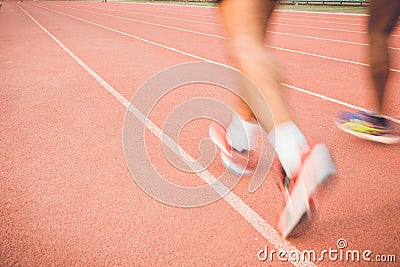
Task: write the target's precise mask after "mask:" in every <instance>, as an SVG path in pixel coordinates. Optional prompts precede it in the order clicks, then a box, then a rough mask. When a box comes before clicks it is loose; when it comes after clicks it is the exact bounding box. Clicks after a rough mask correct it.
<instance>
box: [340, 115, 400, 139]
mask: <svg viewBox="0 0 400 267" xmlns="http://www.w3.org/2000/svg"><path fill="white" fill-rule="evenodd" d="M334 120H335V123H336V125H337V126H338V127H339V128H340V129H341V130H342V131H344V132H346V133H349V134H352V135H354V136H357V137H359V138H362V139H366V140H370V141H374V142H379V143H384V144H395V143H399V142H400V133H399V132H398V130H396V129H395V126H394V123H391V122H390V121H389V120H387V119H386V118H384V117H382V116H379V115H377V114H374V113H371V112H365V111H358V112H347V111H342V112H340V113H339V114H338V115H337V117H336V118H335V119H334Z"/></svg>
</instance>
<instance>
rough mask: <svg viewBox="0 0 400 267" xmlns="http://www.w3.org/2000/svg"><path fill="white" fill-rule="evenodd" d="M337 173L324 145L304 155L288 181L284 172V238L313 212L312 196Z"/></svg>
mask: <svg viewBox="0 0 400 267" xmlns="http://www.w3.org/2000/svg"><path fill="white" fill-rule="evenodd" d="M335 174H336V169H335V166H334V164H333V160H332V157H331V155H330V153H329V151H328V148H327V147H326V146H325V145H323V144H317V145H315V146H314V147H313V148H312V149H311V151H310V152H309V153H307V154H306V155H304V157H303V162H302V166H301V167H300V169H299V172H298V174H297V175H296V177H294V178H293V179H291V180H289V179H288V178H287V177H286V175H285V174H284V172H283V175H282V177H283V178H282V181H281V185H280V188H281V190H282V192H283V194H284V198H285V202H286V205H285V207H284V209H283V211H282V213H281V215H280V218H279V222H278V230H279V231H280V232H281V233H282V235H283V236H284V237H286V236H288V235H289V234H290V233H291V232H292V230H293V229H294V228H295V227H296V226H297V225H299V223H300V222H302V221H303V219H304V218H305V217H307V216H309V215H310V214H311V210H312V208H315V207H314V205H313V202H314V201H313V195H314V193H316V191H317V188H318V187H319V186H320V185H321V184H322V183H323V182H324V181H326V180H327V179H328V178H329V177H331V176H333V175H335Z"/></svg>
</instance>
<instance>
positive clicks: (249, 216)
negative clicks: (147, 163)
mask: <svg viewBox="0 0 400 267" xmlns="http://www.w3.org/2000/svg"><path fill="white" fill-rule="evenodd" d="M19 8H20V9H21V10H22V11H23V12H24V13H25V14H26V15H27V16H28V17H29V18H30V19H31V20H32V21H33V22H34V23H36V24H37V25H38V26H39V27H40V28H41V29H42V30H43V31H44V32H45V33H46V34H47V35H48V36H49V37H50V38H51V39H53V40H54V41H55V42H56V43H57V44H58V45H59V46H60V47H61V48H62V49H63V50H64V51H65V52H66V53H67V54H68V55H69V56H71V57H72V58H73V59H74V60H75V61H76V62H77V63H78V64H79V65H80V66H81V67H82V68H83V69H85V70H86V71H87V72H88V73H89V74H90V75H91V76H92V77H93V78H94V79H95V80H96V81H97V82H99V83H100V85H101V86H103V87H104V88H105V89H106V90H107V91H108V92H110V93H111V94H112V95H113V96H114V97H115V98H116V99H117V100H118V101H119V102H120V103H121V104H123V105H124V106H125V107H126V108H127V109H128V110H129V111H130V112H132V114H134V115H135V116H136V118H137V119H138V120H140V121H141V122H142V123H143V124H145V126H146V128H147V129H149V130H150V131H151V132H152V133H153V134H154V135H155V136H156V137H157V138H159V139H160V140H161V141H162V142H164V143H165V144H166V145H168V146H169V142H165V141H164V139H163V138H162V137H167V138H168V139H170V140H172V139H171V138H169V137H168V136H167V135H166V134H165V133H163V132H162V130H161V129H160V128H158V127H157V125H155V124H154V123H153V122H152V121H151V120H150V119H147V118H146V117H145V116H144V114H143V113H141V112H140V110H138V109H137V108H136V107H135V106H133V105H132V104H130V103H129V101H128V100H127V99H126V98H125V97H123V96H122V95H121V94H120V93H119V92H118V91H117V90H115V89H114V88H113V87H112V86H111V85H110V84H109V83H107V82H106V81H105V80H104V79H103V78H102V77H101V76H100V75H99V74H97V73H96V72H95V71H94V70H93V69H92V68H90V67H89V66H88V65H87V64H86V63H85V62H83V60H81V59H80V58H79V57H78V56H76V55H75V54H74V53H73V52H72V51H71V50H70V49H68V48H67V47H66V46H65V45H64V44H63V43H62V42H61V41H60V40H59V39H57V38H56V37H55V36H54V35H52V34H51V33H50V32H49V31H48V30H47V29H46V28H45V27H43V26H42V25H41V24H40V23H39V22H38V21H37V20H36V19H35V18H33V17H32V16H31V15H30V14H29V13H28V12H27V11H25V10H24V9H23V8H22V7H21V6H19ZM172 142H173V144H172V145H171V146H170V149H171V150H172V151H173V152H174V153H175V154H176V155H177V156H180V153H182V152H183V154H184V155H183V156H184V157H186V158H187V159H189V161H192V162H194V161H195V159H194V158H192V157H191V156H190V155H189V154H188V153H187V152H186V151H185V150H184V149H183V148H181V147H179V145H178V144H177V143H175V142H174V141H172ZM188 166H189V167H191V166H190V165H188ZM193 170H195V169H193ZM197 175H198V176H199V177H200V178H201V179H202V180H203V181H205V182H206V183H208V184H211V183H215V184H216V186H215V187H213V188H214V189H215V191H216V192H217V193H218V194H220V193H219V190H220V189H221V187H225V186H224V185H223V184H222V183H220V182H219V181H218V180H217V179H216V178H215V177H214V176H213V175H212V174H211V173H210V172H208V171H207V170H205V171H203V172H201V173H197ZM217 188H218V190H216V189H217ZM220 195H221V194H220ZM221 197H222V198H223V199H224V200H225V201H226V202H227V203H228V204H229V205H231V206H232V208H233V209H234V210H235V211H237V212H238V213H239V214H240V215H242V217H243V218H244V219H245V220H246V221H247V222H249V223H250V224H251V225H252V226H253V227H254V228H255V229H256V230H257V231H258V232H259V233H260V234H262V235H263V236H264V237H265V238H266V239H267V240H268V242H269V243H271V244H272V245H274V246H275V247H276V248H277V249H278V250H280V249H282V250H285V251H286V252H287V253H291V252H292V253H293V252H296V253H298V254H296V255H301V254H300V253H301V252H300V251H299V250H298V249H297V248H296V247H295V246H294V245H292V244H291V243H290V242H289V241H287V240H285V239H284V238H283V237H282V236H281V235H280V234H279V233H278V232H277V231H276V230H275V229H274V228H273V227H272V226H271V225H269V224H268V223H267V222H266V221H265V220H264V219H263V218H261V216H260V215H259V214H258V213H257V212H255V211H254V210H253V209H252V208H250V207H249V206H248V205H247V204H246V203H245V202H244V201H243V200H242V199H241V198H240V197H238V196H237V195H236V194H235V193H233V192H232V191H230V192H229V193H228V194H226V195H225V196H223V195H221ZM291 263H292V264H293V265H295V266H316V265H315V264H313V263H312V262H309V261H300V262H291Z"/></svg>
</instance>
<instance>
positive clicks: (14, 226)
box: [0, 1, 400, 266]
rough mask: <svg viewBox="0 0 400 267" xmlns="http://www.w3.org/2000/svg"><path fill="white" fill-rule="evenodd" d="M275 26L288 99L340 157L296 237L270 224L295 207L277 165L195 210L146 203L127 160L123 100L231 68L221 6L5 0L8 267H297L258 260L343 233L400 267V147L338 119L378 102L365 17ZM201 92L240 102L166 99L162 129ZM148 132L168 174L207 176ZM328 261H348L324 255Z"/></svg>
mask: <svg viewBox="0 0 400 267" xmlns="http://www.w3.org/2000/svg"><path fill="white" fill-rule="evenodd" d="M273 21H274V24H273V26H272V27H271V28H270V29H269V31H270V32H271V33H270V38H269V39H268V40H267V43H266V45H268V46H270V47H272V49H273V51H274V52H275V53H276V55H277V57H278V58H279V60H280V62H281V64H282V67H283V68H284V70H285V74H286V81H285V84H286V86H285V87H284V91H285V94H286V95H287V98H288V102H289V104H290V105H291V106H292V110H293V113H294V114H295V117H296V119H297V121H298V124H299V125H300V127H301V128H302V129H303V130H304V132H305V134H306V135H307V136H308V137H309V138H310V139H313V140H316V141H319V142H324V143H326V144H327V145H328V147H329V148H330V149H331V152H332V154H333V156H334V158H335V161H336V165H337V169H338V171H339V174H338V175H337V176H336V177H335V178H334V179H333V180H332V182H331V183H330V184H329V186H328V187H326V189H325V190H324V191H323V192H322V193H321V203H320V213H319V216H318V218H316V219H315V220H314V221H313V222H312V223H311V224H310V225H309V228H308V229H307V231H305V232H304V233H302V234H299V235H298V236H295V237H292V238H288V239H287V240H284V239H283V238H281V237H280V236H279V235H277V234H276V232H275V231H274V229H273V228H274V227H275V226H276V216H277V212H276V211H277V210H278V209H279V207H280V205H282V202H281V198H280V195H279V192H278V190H277V188H276V186H275V184H274V182H273V179H272V178H274V176H276V175H277V174H276V172H275V171H274V170H273V171H271V173H270V174H269V175H268V177H267V179H266V181H265V182H264V183H263V185H262V186H261V187H260V188H259V189H258V190H257V191H256V192H254V193H249V192H248V185H249V182H250V180H249V179H248V178H243V179H242V180H241V181H240V182H239V184H238V185H237V186H236V187H235V188H234V190H233V194H234V195H233V194H230V195H229V196H230V197H227V198H225V199H223V200H219V201H217V202H215V203H212V204H210V205H206V206H203V207H200V208H191V209H188V208H186V209H185V208H176V207H171V206H168V205H165V204H161V203H160V202H158V201H156V200H154V199H153V198H151V197H149V196H148V195H147V194H145V193H144V192H143V191H142V190H141V189H140V188H139V187H138V186H137V184H135V183H134V181H133V179H132V177H131V175H130V173H129V171H128V169H127V167H126V164H125V160H124V154H123V147H122V126H123V120H124V115H125V112H126V104H127V101H129V100H130V99H131V98H132V96H133V95H134V93H135V91H136V90H137V89H138V88H139V87H140V85H141V84H143V83H144V82H145V81H146V80H147V79H148V78H149V77H151V76H152V75H154V74H155V73H157V72H159V71H161V70H163V69H165V68H167V67H169V66H173V65H176V64H179V63H184V62H192V61H199V60H209V61H214V62H218V63H222V64H227V65H230V64H231V62H230V60H229V57H228V56H227V55H226V53H225V51H224V37H223V36H224V32H223V29H222V27H221V26H220V22H219V20H218V14H217V12H216V9H215V8H196V7H183V6H166V5H150V4H134V3H129V4H128V3H100V2H40V1H36V2H23V3H22V4H21V5H18V4H17V3H16V2H8V1H7V2H3V6H2V7H1V8H0V25H1V39H0V44H1V46H0V48H1V53H0V73H1V81H0V82H1V98H0V99H1V107H2V109H1V113H0V114H1V115H0V116H1V120H0V122H1V132H0V133H1V140H2V142H1V145H0V151H1V172H0V173H1V179H2V186H1V187H0V188H1V189H0V192H1V195H0V201H1V209H0V227H1V232H0V265H1V266H39V265H40V266H43V265H55V266H104V265H108V266H114V265H122V266H126V265H128V266H163V265H168V266H171V265H173V266H221V265H229V266H231V265H233V266H256V265H264V266H265V265H267V266H271V265H273V266H289V265H291V264H290V263H287V262H286V263H284V262H280V261H279V260H278V259H277V258H276V257H275V260H274V262H272V263H271V262H269V261H266V262H260V261H259V260H258V259H257V252H258V251H259V250H260V249H264V247H265V246H268V248H269V249H270V250H272V249H275V250H278V249H281V248H282V249H286V250H290V249H297V250H299V251H303V250H311V249H312V250H315V251H316V252H317V253H319V252H321V251H322V250H324V249H329V247H331V248H332V249H337V245H336V242H337V240H338V239H339V238H345V239H346V240H347V242H348V247H347V249H352V250H359V251H363V250H366V249H368V250H371V251H372V252H373V253H374V254H373V255H377V254H383V255H396V256H397V261H398V260H400V259H399V257H400V253H399V251H400V240H399V233H400V226H399V225H400V224H399V215H400V212H399V211H400V197H399V196H400V189H399V186H398V185H399V182H398V179H399V178H400V168H399V162H400V161H399V155H400V154H399V153H400V148H399V146H385V145H379V144H374V143H371V142H366V141H362V140H358V139H356V138H353V137H351V136H348V135H346V134H344V133H342V132H340V131H339V130H338V129H337V128H336V127H335V126H334V124H333V122H332V117H333V116H334V114H336V113H337V112H338V111H339V110H342V109H346V110H352V109H354V108H368V103H367V101H366V96H367V90H366V88H367V87H368V78H367V77H368V76H367V75H368V67H367V64H366V63H367V46H366V45H365V44H366V34H365V27H364V25H365V22H366V17H365V16H358V15H340V14H336V15H335V14H328V13H326V14H325V13H320V14H316V13H307V12H285V11H278V12H276V13H275V16H274V18H273ZM399 35H400V31H399V29H398V28H397V29H396V30H395V35H394V36H393V37H392V39H391V40H390V46H391V52H392V54H393V60H392V71H391V74H392V75H391V80H390V83H389V89H388V90H389V93H388V95H387V110H386V112H385V113H386V115H388V116H390V117H391V118H392V119H393V120H394V121H397V122H398V121H399V119H400V98H399V97H398V94H399V91H400V83H398V81H399V78H400V42H399V40H400V36H399ZM94 76H96V77H97V80H96V79H95V77H94ZM199 95H200V96H205V97H207V96H208V97H209V96H210V95H212V96H213V97H214V98H217V99H222V100H225V101H227V102H228V103H234V99H233V97H226V96H224V94H223V92H215V88H209V87H207V86H205V88H204V90H201V91H200V92H199V93H197V94H194V93H193V92H191V91H186V92H183V93H182V92H181V93H179V92H178V93H175V94H172V96H171V97H166V98H165V99H163V101H162V103H161V104H160V107H158V108H157V111H158V112H157V113H156V114H155V115H152V117H151V119H152V121H153V122H154V124H155V125H157V126H158V127H161V126H162V123H163V119H165V115H166V114H168V113H169V112H170V111H172V110H173V108H174V107H175V106H176V105H178V104H179V103H180V102H182V101H184V100H187V99H190V98H191V97H193V96H199ZM187 128H188V129H186V130H184V131H183V132H182V136H181V137H180V141H179V142H180V143H179V144H180V145H181V147H182V148H184V149H185V151H186V152H188V153H189V154H190V155H192V156H193V157H195V158H196V157H198V156H199V152H198V150H197V146H198V144H199V142H200V141H201V140H202V139H203V138H204V137H206V136H207V123H201V122H200V123H197V124H196V123H194V124H193V125H191V126H190V127H187ZM146 138H148V139H146V142H147V146H148V147H147V149H148V151H149V154H150V155H151V157H152V159H154V162H156V163H155V165H156V167H157V168H158V169H159V170H160V172H161V173H162V174H163V175H164V176H165V177H168V178H169V179H171V180H172V181H174V182H176V183H178V184H182V185H199V184H203V183H204V182H203V181H202V180H201V179H200V177H199V176H197V175H194V174H188V173H184V172H180V171H179V170H176V169H174V168H173V167H171V166H170V165H169V164H168V162H167V161H166V160H165V159H164V158H163V154H162V150H161V149H162V148H161V145H162V144H161V142H160V140H159V138H157V137H156V136H155V135H153V134H152V133H150V132H148V135H147V136H146ZM138 153H143V152H140V151H138ZM137 171H138V172H140V171H143V170H137ZM209 172H210V173H211V174H212V175H214V176H215V177H218V176H219V175H220V174H221V173H222V172H223V167H222V165H221V164H220V163H219V162H218V161H216V162H214V163H213V164H212V165H211V166H210V168H209ZM232 196H233V198H232ZM234 197H237V198H234ZM232 199H233V200H232ZM238 203H239V204H238ZM301 264H303V265H306V264H307V263H300V265H301ZM315 264H316V265H317V266H331V265H334V266H336V265H337V266H342V265H344V264H346V263H344V262H338V261H336V262H333V261H329V259H327V257H326V259H325V261H323V262H316V263H315ZM347 264H348V265H350V266H352V265H357V264H355V263H347ZM364 264H365V263H363V262H361V263H359V264H358V265H364ZM387 264H388V265H389V266H395V265H396V263H391V264H389V263H387ZM370 265H372V266H374V264H372V263H370ZM376 266H382V263H380V264H376Z"/></svg>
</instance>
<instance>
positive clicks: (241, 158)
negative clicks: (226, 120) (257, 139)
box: [208, 123, 255, 176]
mask: <svg viewBox="0 0 400 267" xmlns="http://www.w3.org/2000/svg"><path fill="white" fill-rule="evenodd" d="M208 132H209V135H210V138H211V140H212V141H213V142H214V144H215V145H216V146H217V147H218V148H219V149H221V160H222V164H223V165H224V166H225V168H226V169H228V170H229V171H231V172H232V173H234V174H236V175H239V176H243V175H251V174H252V173H253V172H254V169H255V168H254V167H253V166H251V161H250V154H251V151H248V150H245V151H241V152H240V151H237V150H235V149H234V148H232V147H231V146H230V145H229V142H228V138H229V136H228V134H227V131H226V129H225V128H224V127H222V126H221V125H219V124H217V123H211V124H210V127H209V129H208Z"/></svg>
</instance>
